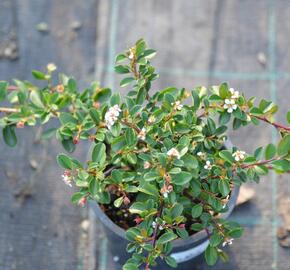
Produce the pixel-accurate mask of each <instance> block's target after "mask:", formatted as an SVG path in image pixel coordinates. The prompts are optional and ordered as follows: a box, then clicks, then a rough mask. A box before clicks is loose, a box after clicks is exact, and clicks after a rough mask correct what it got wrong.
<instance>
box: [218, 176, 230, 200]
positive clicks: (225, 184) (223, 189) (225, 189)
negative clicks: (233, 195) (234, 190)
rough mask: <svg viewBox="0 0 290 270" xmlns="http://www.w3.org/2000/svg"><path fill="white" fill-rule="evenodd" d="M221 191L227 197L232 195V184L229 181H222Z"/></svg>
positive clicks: (219, 184) (220, 183)
mask: <svg viewBox="0 0 290 270" xmlns="http://www.w3.org/2000/svg"><path fill="white" fill-rule="evenodd" d="M218 187H219V191H220V192H221V194H222V195H223V196H224V197H225V196H227V195H228V194H229V193H230V184H229V182H228V181H227V180H225V179H221V180H219V183H218Z"/></svg>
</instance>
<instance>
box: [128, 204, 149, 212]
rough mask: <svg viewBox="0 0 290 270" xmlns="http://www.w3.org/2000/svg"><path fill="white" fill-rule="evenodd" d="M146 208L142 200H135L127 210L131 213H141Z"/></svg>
mask: <svg viewBox="0 0 290 270" xmlns="http://www.w3.org/2000/svg"><path fill="white" fill-rule="evenodd" d="M146 210H147V208H146V205H145V204H144V203H142V202H135V203H133V204H132V205H131V206H130V208H129V211H130V213H132V214H141V213H142V212H144V211H146Z"/></svg>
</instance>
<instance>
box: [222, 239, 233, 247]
mask: <svg viewBox="0 0 290 270" xmlns="http://www.w3.org/2000/svg"><path fill="white" fill-rule="evenodd" d="M233 241H234V239H233V238H230V239H226V240H225V241H224V242H223V247H225V246H226V245H231V244H232V243H233Z"/></svg>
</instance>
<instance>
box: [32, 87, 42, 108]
mask: <svg viewBox="0 0 290 270" xmlns="http://www.w3.org/2000/svg"><path fill="white" fill-rule="evenodd" d="M30 100H31V102H32V103H33V104H34V105H35V106H36V107H38V108H44V105H43V103H42V101H41V97H40V94H39V93H38V92H37V91H36V90H32V91H31V93H30Z"/></svg>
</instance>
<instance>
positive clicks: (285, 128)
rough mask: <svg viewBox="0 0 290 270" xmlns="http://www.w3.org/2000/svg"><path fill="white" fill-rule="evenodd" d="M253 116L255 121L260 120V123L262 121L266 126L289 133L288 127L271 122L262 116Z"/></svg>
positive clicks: (289, 128)
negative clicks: (269, 125)
mask: <svg viewBox="0 0 290 270" xmlns="http://www.w3.org/2000/svg"><path fill="white" fill-rule="evenodd" d="M253 116H254V117H256V118H257V119H259V120H261V121H264V122H266V123H268V124H271V125H272V126H274V127H276V128H278V129H283V130H286V131H287V132H290V127H287V126H284V125H282V124H279V123H276V122H271V121H269V120H268V119H267V118H266V117H264V116H256V115H253Z"/></svg>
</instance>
